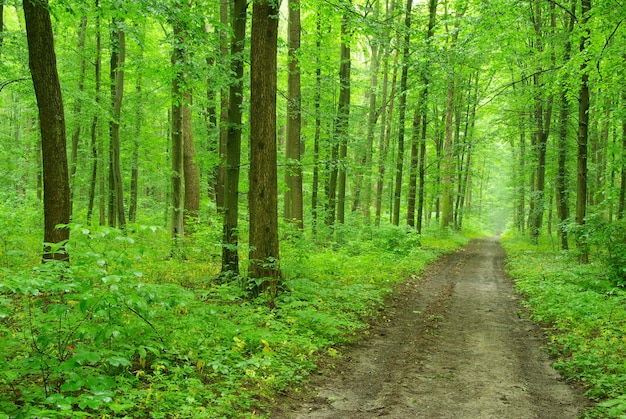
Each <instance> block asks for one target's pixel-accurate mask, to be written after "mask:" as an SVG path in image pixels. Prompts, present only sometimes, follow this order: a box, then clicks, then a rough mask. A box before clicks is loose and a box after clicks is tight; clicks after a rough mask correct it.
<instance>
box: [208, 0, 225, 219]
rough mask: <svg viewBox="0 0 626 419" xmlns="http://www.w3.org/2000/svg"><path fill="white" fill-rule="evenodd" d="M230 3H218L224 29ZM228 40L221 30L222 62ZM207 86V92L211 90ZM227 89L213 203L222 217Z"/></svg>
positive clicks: (222, 114) (222, 100)
mask: <svg viewBox="0 0 626 419" xmlns="http://www.w3.org/2000/svg"><path fill="white" fill-rule="evenodd" d="M229 3H230V2H225V1H223V2H220V23H221V24H222V26H223V27H224V28H226V27H227V26H228V5H229ZM228 50H229V40H228V32H227V31H226V30H225V29H223V30H222V32H221V33H220V56H221V58H222V60H223V62H227V60H228ZM211 88H212V87H211V86H210V85H208V84H207V91H208V90H211ZM229 92H230V91H229V89H227V88H222V90H221V91H220V139H219V146H218V152H219V165H218V167H217V181H216V187H215V191H216V192H215V195H216V196H215V203H216V206H217V211H218V213H221V214H222V215H224V213H223V210H224V207H225V205H226V204H225V193H226V189H225V188H226V155H227V148H226V147H227V144H228V110H229V103H228V99H229V97H228V96H229Z"/></svg>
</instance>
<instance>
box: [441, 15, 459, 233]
mask: <svg viewBox="0 0 626 419" xmlns="http://www.w3.org/2000/svg"><path fill="white" fill-rule="evenodd" d="M462 15H463V12H461V11H457V13H456V19H455V20H456V21H455V23H454V30H453V32H452V34H451V42H450V51H454V49H455V47H456V42H457V39H458V37H459V18H460V17H461V16H462ZM449 66H450V69H449V70H448V71H449V73H448V93H447V99H446V113H445V141H444V143H443V150H442V151H443V162H442V169H441V170H442V178H441V227H442V228H446V227H448V226H449V225H450V222H452V215H453V214H452V191H453V185H452V180H453V179H454V176H453V171H454V162H453V158H454V148H453V134H454V125H453V122H454V107H455V106H454V105H455V104H454V102H455V95H456V81H455V77H456V75H455V70H454V62H450V63H449Z"/></svg>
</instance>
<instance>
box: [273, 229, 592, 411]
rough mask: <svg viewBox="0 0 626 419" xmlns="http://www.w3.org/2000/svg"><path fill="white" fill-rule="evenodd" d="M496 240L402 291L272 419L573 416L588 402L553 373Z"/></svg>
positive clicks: (458, 255) (442, 263)
mask: <svg viewBox="0 0 626 419" xmlns="http://www.w3.org/2000/svg"><path fill="white" fill-rule="evenodd" d="M504 257H505V254H504V251H503V249H502V247H501V246H500V244H499V242H498V239H497V238H492V239H483V240H474V241H472V242H471V243H470V244H469V245H468V246H466V247H465V248H463V249H461V250H459V251H457V252H455V253H452V254H449V255H446V256H444V257H442V258H441V259H440V260H439V261H437V262H436V263H434V264H433V265H431V266H430V267H429V268H428V269H427V271H426V272H425V273H424V274H423V275H421V276H420V277H419V278H410V279H408V280H407V281H406V282H405V283H403V284H402V285H401V286H400V287H399V289H398V290H397V292H396V293H395V294H394V296H393V298H391V299H390V302H389V305H388V307H387V308H386V309H385V312H384V313H383V316H382V317H381V319H379V321H377V322H376V324H374V325H373V326H372V328H371V329H370V332H369V334H368V335H367V336H364V337H363V339H360V340H359V341H358V342H356V343H355V344H354V345H352V346H350V347H349V348H346V350H345V352H344V353H343V357H342V359H341V360H340V361H338V362H337V363H336V364H335V365H329V366H327V367H325V368H322V369H321V370H320V371H319V374H318V375H315V376H314V377H312V378H311V379H310V381H309V383H308V384H307V386H306V389H305V390H304V391H302V392H299V393H297V394H290V395H287V396H285V397H284V398H283V399H282V400H280V401H279V404H278V407H277V408H276V409H274V411H273V412H272V414H271V417H272V418H278V419H285V418H350V419H352V418H374V417H380V416H383V417H389V418H403V419H404V418H427V419H431V418H432V419H434V418H455V419H456V418H463V419H474V418H476V419H478V418H480V419H487V418H498V419H501V418H507V419H526V418H546V419H548V418H550V419H553V418H559V419H566V418H577V417H579V415H580V414H581V412H582V410H583V409H584V408H585V407H586V405H587V402H586V400H585V398H584V397H583V396H582V392H581V390H580V388H577V387H576V386H573V385H570V384H568V383H567V382H565V381H564V379H563V378H562V377H561V376H560V375H559V373H558V372H557V371H555V370H554V369H553V368H552V367H551V361H550V358H549V356H548V355H547V353H546V352H545V351H544V348H543V347H544V345H545V343H546V342H547V339H546V335H545V333H544V330H542V328H541V327H539V326H536V325H534V324H533V323H532V322H531V321H530V320H529V319H528V316H527V315H526V314H525V312H524V310H523V309H522V308H521V307H520V300H521V297H520V296H519V295H517V294H516V293H515V291H514V290H513V283H512V281H511V279H510V278H509V277H508V276H507V275H506V273H505V272H504Z"/></svg>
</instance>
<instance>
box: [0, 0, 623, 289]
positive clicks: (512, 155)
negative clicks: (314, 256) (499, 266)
mask: <svg viewBox="0 0 626 419" xmlns="http://www.w3.org/2000/svg"><path fill="white" fill-rule="evenodd" d="M0 4H2V3H1V2H0ZM40 4H43V3H40V2H34V3H31V2H28V5H26V6H33V7H34V6H39V5H40ZM64 4H65V5H66V6H67V7H60V6H59V5H58V4H56V3H53V4H50V5H47V8H48V9H49V10H51V11H53V12H54V14H55V16H57V17H58V20H57V23H56V25H55V30H56V31H58V32H59V36H58V37H57V39H58V41H59V43H58V47H57V50H58V51H59V54H60V57H61V59H60V60H59V65H62V66H63V71H61V72H60V75H61V80H60V86H63V91H62V93H63V95H64V96H65V98H66V103H68V106H70V108H69V109H71V110H72V112H71V113H70V115H71V116H70V117H69V119H68V129H70V130H71V131H68V132H71V133H72V142H71V149H70V150H69V151H70V152H71V154H70V156H71V158H70V163H71V164H70V179H71V198H72V199H71V202H72V203H73V210H72V220H73V221H77V222H84V221H87V222H92V218H93V222H97V223H100V224H109V225H111V226H118V227H121V228H123V227H124V226H125V225H126V224H127V218H128V221H130V222H131V223H134V222H139V223H142V222H150V223H154V224H164V225H165V226H166V227H167V228H168V229H170V230H171V231H172V233H173V235H174V236H176V237H178V236H181V237H183V233H184V232H185V230H188V229H187V228H186V227H185V225H184V222H185V220H191V218H190V217H193V220H194V223H195V222H196V220H197V223H198V225H199V226H205V225H207V224H209V223H210V224H211V226H215V225H216V224H221V227H222V232H221V239H220V243H219V244H220V245H221V256H222V257H221V277H222V278H223V280H227V279H228V278H231V277H232V278H237V277H239V276H241V274H242V273H244V274H245V273H246V272H247V274H248V275H269V274H270V273H271V274H272V275H274V276H272V275H270V277H272V278H276V277H277V276H276V275H275V273H274V272H273V271H272V272H260V271H259V269H261V268H262V267H263V266H265V265H267V263H268V262H267V258H268V257H271V258H275V259H278V256H277V255H278V251H277V245H276V244H275V243H274V241H276V243H277V239H275V238H274V234H275V232H277V231H278V230H279V227H278V225H279V224H278V221H275V220H274V215H273V214H274V212H273V211H274V209H273V208H274V206H275V207H276V211H277V213H280V214H282V216H283V217H282V218H284V219H285V220H287V221H288V222H290V223H291V222H293V223H294V224H295V227H296V229H297V230H298V234H297V236H298V237H305V238H306V237H307V235H308V234H315V235H316V236H317V240H324V239H331V238H332V240H338V241H341V240H344V239H345V237H346V236H345V235H341V234H336V232H341V231H343V230H345V229H346V228H348V229H349V228H352V226H362V225H368V224H372V225H373V228H375V227H377V226H383V225H385V224H392V225H397V226H403V227H407V228H408V229H414V230H415V231H417V232H418V233H422V232H423V231H425V230H426V229H429V228H454V229H461V228H462V227H463V226H464V225H465V224H466V223H467V222H468V220H469V221H470V222H475V221H480V222H482V223H485V224H493V225H495V224H496V223H497V224H499V225H505V224H506V222H505V221H506V216H507V215H509V216H510V217H511V218H513V221H514V225H515V226H516V228H518V229H519V231H520V232H522V233H524V234H529V236H530V237H531V238H532V240H534V241H539V240H540V239H541V237H542V236H543V235H546V234H552V233H553V232H554V231H556V232H558V234H559V237H560V243H561V247H562V248H563V249H567V248H568V247H569V241H570V240H572V238H574V237H578V238H581V239H582V238H583V237H586V235H585V234H587V233H588V230H589V229H591V228H593V225H589V223H588V222H589V220H591V219H593V220H603V222H607V223H612V222H613V221H615V220H616V219H619V218H623V214H624V208H625V206H626V205H624V200H625V198H624V196H626V192H624V189H626V186H624V185H626V183H625V182H626V181H623V180H622V179H626V176H625V175H624V174H623V173H624V165H623V162H622V160H623V156H624V145H623V138H622V136H623V135H622V132H624V128H623V126H622V125H620V124H621V123H622V122H620V121H623V119H624V114H625V112H624V106H625V105H624V102H625V101H624V97H623V95H622V94H621V90H620V89H621V87H620V86H622V85H623V82H624V80H623V71H622V70H623V67H624V56H623V52H622V50H623V47H624V44H625V43H626V40H625V39H624V36H623V32H622V30H621V27H622V23H621V22H622V21H623V20H624V19H625V18H626V16H624V13H626V12H623V11H621V9H620V10H617V9H614V8H612V7H611V6H610V4H609V2H607V1H603V0H597V1H595V2H593V3H591V2H590V0H571V1H567V2H564V3H560V4H559V3H555V2H542V1H538V0H532V1H530V3H528V4H527V7H521V6H520V5H519V4H517V3H515V2H509V1H506V0H498V1H494V2H491V3H490V6H489V8H484V7H482V5H481V4H479V2H477V1H474V0H470V1H466V2H452V1H437V0H429V1H428V2H422V3H419V2H418V3H415V2H412V1H406V2H405V1H400V0H389V1H386V2H382V1H380V0H372V1H363V0H353V1H351V2H343V3H341V4H339V3H332V2H331V3H328V2H320V1H313V2H308V3H302V2H300V1H298V0H290V1H289V2H288V3H286V4H285V5H284V6H283V7H284V9H283V10H282V11H281V12H280V13H278V12H277V11H276V8H277V7H278V5H277V4H276V3H275V2H274V1H273V0H272V1H269V0H268V1H256V0H255V1H254V2H251V3H248V2H247V1H240V0H235V1H233V2H218V3H215V2H210V1H208V0H177V1H176V2H173V3H172V2H166V1H161V0H157V1H153V2H135V3H125V4H124V7H123V8H121V7H119V6H120V5H119V4H118V2H116V1H113V0H106V1H105V0H94V1H93V2H90V3H84V2H82V3H81V2H76V1H73V0H71V1H69V2H65V3H64ZM248 4H250V6H251V7H253V11H252V14H253V15H256V16H257V19H259V20H258V21H257V22H258V23H257V30H258V29H259V28H265V29H267V30H269V31H270V32H269V33H263V34H261V33H259V32H256V33H255V35H254V36H253V38H254V40H256V41H257V42H258V43H257V44H255V45H246V32H247V31H248V30H249V28H250V27H254V24H253V23H252V22H251V21H249V20H248V9H247V8H248ZM255 7H256V8H257V10H256V14H255V11H254V8H255ZM3 12H4V17H6V16H7V15H9V16H10V19H4V20H3V21H2V23H1V24H0V33H1V34H2V36H1V37H0V40H2V44H0V48H1V50H0V53H1V54H2V57H3V63H7V65H5V66H3V67H2V68H1V69H0V82H1V83H2V84H1V85H0V89H3V90H4V89H6V90H4V91H8V90H9V89H10V90H12V92H11V95H8V94H4V93H3V94H2V95H0V101H1V102H2V109H3V112H4V113H6V120H7V121H8V123H7V124H5V125H2V126H0V141H2V145H3V146H4V147H5V149H6V150H7V151H6V155H7V156H8V155H11V153H17V154H16V155H24V156H25V160H26V161H27V162H28V163H25V164H24V165H23V166H19V165H17V164H14V162H12V163H6V166H7V168H9V170H7V172H9V173H15V177H16V184H17V185H18V186H17V187H16V188H15V191H8V190H7V191H4V192H1V193H4V194H8V195H11V196H16V195H19V193H22V194H23V191H24V190H28V189H33V188H36V178H35V176H32V175H30V174H29V173H37V172H38V165H39V164H40V163H38V161H37V155H36V154H34V153H33V152H32V149H33V148H34V144H35V143H36V142H37V141H38V136H37V135H33V134H32V132H31V131H32V130H30V128H29V127H30V126H31V125H32V122H31V120H32V119H33V116H32V115H31V113H30V109H31V108H32V106H31V104H30V103H29V102H28V99H27V95H25V94H24V91H23V90H19V89H18V86H19V84H18V83H15V81H16V80H20V79H21V76H22V74H21V73H22V72H21V70H20V68H21V66H24V65H25V63H24V62H22V61H24V60H23V58H22V56H21V55H20V53H19V45H20V39H22V38H20V37H23V34H20V30H19V29H20V28H19V25H17V24H16V23H15V22H17V21H18V20H16V19H15V16H14V15H13V14H14V11H13V9H12V8H6V7H5V8H4V10H3ZM613 12H615V13H613ZM261 15H262V16H263V17H261ZM268 19H270V21H268ZM281 19H282V20H281ZM7 22H8V27H7ZM102 22H108V23H107V24H106V25H105V26H104V27H103V26H102ZM260 22H263V23H260ZM270 23H271V24H270ZM274 23H276V24H277V25H278V26H277V28H274ZM27 26H28V25H27ZM107 27H108V30H107V29H106V28H107ZM103 31H104V32H105V33H107V32H108V35H109V36H110V38H108V40H107V41H106V42H102V32H103ZM274 31H276V34H275V35H274ZM419 34H423V35H419ZM274 36H275V37H276V42H275V41H274ZM269 37H271V38H272V39H270V38H269ZM251 40H252V38H251ZM275 43H276V45H274V44H275ZM259 54H260V55H259ZM257 55H259V56H257ZM102 57H110V63H109V64H110V66H111V67H110V72H109V75H108V77H106V79H108V81H107V82H106V83H110V84H109V87H110V89H102V83H103V81H102ZM272 57H276V58H275V59H274V58H272ZM262 58H264V59H267V60H270V59H271V60H272V62H274V61H277V63H278V65H277V66H276V70H275V72H276V74H275V80H270V79H269V77H270V74H266V73H263V74H261V72H260V70H259V68H262V67H263V68H265V67H264V66H269V67H267V68H268V69H269V70H270V71H272V72H273V71H274V70H273V67H272V65H273V64H272V63H270V62H269V61H267V62H265V61H259V60H261V59H262ZM32 64H33V63H31V65H32ZM592 69H595V70H594V71H592ZM34 79H35V74H33V80H34ZM148 81H149V82H148ZM124 85H128V86H134V89H124ZM21 88H22V87H20V89H21ZM13 89H15V90H13ZM37 89H38V88H37V87H36V90H37ZM276 93H277V96H276V98H275V99H273V98H272V97H273V96H272V95H273V94H276ZM59 94H60V93H59ZM268 95H270V96H272V97H270V96H268ZM49 103H51V102H49ZM122 104H123V106H122ZM56 109H58V107H56ZM44 113H46V115H48V114H49V113H48V112H47V111H46V112H44ZM107 133H108V135H106V134H107ZM42 136H43V126H42ZM18 138H24V139H25V141H9V139H18ZM46 138H48V137H46ZM42 140H44V141H42V145H43V146H44V148H45V147H46V146H47V144H48V143H47V140H45V139H44V138H43V137H42ZM57 151H58V150H57ZM409 151H410V152H409ZM274 152H275V153H276V155H275V156H274V154H272V153H274ZM61 154H62V153H61ZM45 160H46V156H44V162H43V165H44V166H46V165H47V164H48V163H49V159H47V160H48V162H46V161H45ZM3 161H7V162H9V161H10V159H8V158H5V160H3ZM12 164H13V166H10V165H12ZM9 166H10V167H9ZM274 166H276V167H275V168H274ZM46 167H47V166H46ZM407 168H408V169H407ZM274 175H275V176H276V179H275V180H274V178H273V176H274ZM49 183H50V181H48V184H49ZM274 183H276V185H277V186H276V188H275V189H274V186H273V185H274ZM202 185H205V186H204V187H203V186H202ZM125 189H126V190H129V191H130V193H127V194H125V193H124V192H125ZM203 189H206V192H202V190H203ZM16 191H17V192H16ZM260 194H263V196H261V195H260ZM268 194H269V195H268ZM246 198H248V199H246ZM274 199H276V204H274ZM265 206H268V207H265ZM269 206H271V207H272V209H271V210H270V209H269ZM498 207H500V208H502V210H501V211H500V210H497V208H498ZM125 208H128V213H126V212H125V211H124V209H125ZM266 211H267V212H266ZM125 214H128V216H126V215H125ZM259 214H261V215H259ZM402 214H406V217H405V216H404V215H402ZM214 217H215V218H214ZM66 218H67V217H66ZM63 220H64V221H57V223H59V222H61V223H65V222H67V221H69V219H63ZM216 220H218V221H216ZM259 226H262V227H263V228H261V229H259V228H260V227H259ZM265 228H269V229H270V230H271V240H270V241H271V242H272V243H271V244H270V245H268V246H269V247H267V248H266V247H264V246H265V244H264V245H263V246H261V245H260V244H259V243H260V242H259V240H261V241H263V243H265V241H266V240H268V236H267V235H268V234H270V233H269V232H268V231H266V230H264V229H265ZM286 228H293V227H286ZM59 232H60V231H59ZM59 232H57V233H59ZM277 237H280V236H277ZM293 237H294V235H293V234H286V235H285V238H293ZM55 240H56V239H55ZM184 241H185V239H182V241H181V243H182V244H184ZM577 244H578V245H580V246H579V249H580V251H584V249H585V246H584V245H585V243H584V241H581V240H577ZM246 246H251V248H250V255H249V256H250V257H251V258H252V259H251V260H250V261H249V262H248V263H249V265H246V266H240V264H241V260H240V259H243V260H245V258H242V249H245V248H246ZM252 248H254V249H252ZM270 248H271V250H267V249H270ZM263 249H266V250H263ZM253 251H254V252H257V251H258V252H261V253H259V254H256V253H254V255H252V252H253ZM582 259H584V258H582ZM263 260H265V262H262V263H261V264H260V265H259V264H258V263H257V262H255V261H263ZM270 265H271V264H270ZM268 266H269V265H268Z"/></svg>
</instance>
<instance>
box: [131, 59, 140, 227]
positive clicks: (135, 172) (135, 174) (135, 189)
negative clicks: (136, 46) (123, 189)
mask: <svg viewBox="0 0 626 419" xmlns="http://www.w3.org/2000/svg"><path fill="white" fill-rule="evenodd" d="M140 54H141V55H140V57H143V49H142V50H141V53H140ZM142 75H143V73H142V72H141V71H139V72H138V73H137V82H136V87H135V92H136V94H137V102H138V103H139V106H138V107H137V115H136V119H135V135H134V138H133V154H132V163H131V165H132V166H131V174H130V203H129V205H128V220H129V221H130V222H131V223H134V222H136V221H137V198H138V195H139V138H140V137H141V126H142V124H143V100H144V98H143V91H142V88H141V83H142V80H143V77H142Z"/></svg>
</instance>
